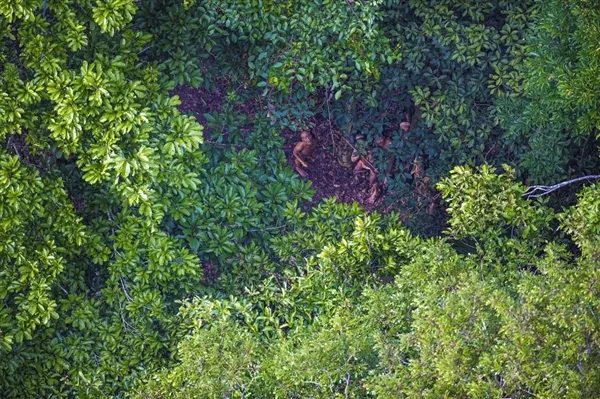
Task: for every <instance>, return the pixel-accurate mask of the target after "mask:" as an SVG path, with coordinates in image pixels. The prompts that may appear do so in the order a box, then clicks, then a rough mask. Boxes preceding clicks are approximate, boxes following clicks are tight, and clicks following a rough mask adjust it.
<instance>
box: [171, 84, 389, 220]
mask: <svg viewBox="0 0 600 399" xmlns="http://www.w3.org/2000/svg"><path fill="white" fill-rule="evenodd" d="M225 93H226V89H225V87H224V85H217V88H216V89H215V90H214V91H210V90H207V89H204V88H199V89H194V88H192V87H189V86H179V87H177V88H175V89H174V90H173V91H171V95H178V96H179V98H180V99H181V105H180V106H179V109H180V110H181V111H182V112H190V113H192V114H194V115H195V116H196V119H197V120H198V122H200V123H201V124H202V125H206V119H205V118H204V114H205V113H210V112H214V111H220V110H221V107H222V105H223V101H224V96H225ZM255 108H256V106H255V105H252V104H250V105H249V106H247V107H240V108H239V110H240V112H244V111H246V112H254V109H255ZM247 116H248V117H249V119H250V120H252V115H247ZM312 132H313V134H314V135H315V136H316V137H317V139H318V140H319V142H318V143H319V144H318V147H317V150H316V151H315V160H314V161H312V162H310V165H309V168H308V169H307V172H308V177H307V179H308V180H310V181H311V182H312V188H313V189H314V190H315V191H316V193H315V195H314V197H313V201H312V203H311V205H313V206H314V205H317V204H318V203H319V202H321V200H323V199H324V198H329V197H334V198H336V200H337V201H338V202H345V203H353V202H358V203H359V204H361V205H362V206H363V207H364V208H365V209H366V210H369V211H370V210H374V209H376V208H378V207H379V206H380V205H381V203H382V202H383V199H384V197H385V193H384V194H383V195H382V196H381V197H380V198H379V199H378V200H377V201H376V202H375V203H374V204H369V203H367V199H368V197H369V195H370V187H369V181H368V173H361V174H358V175H355V174H354V173H353V171H352V169H350V168H347V167H344V166H342V165H340V163H339V162H338V160H337V159H336V156H335V152H334V148H335V146H336V145H337V146H339V145H340V143H339V142H336V141H337V140H336V139H334V135H335V134H334V132H333V131H332V130H331V129H330V128H329V122H328V121H321V122H317V123H316V126H315V128H314V129H312ZM281 136H282V137H283V139H284V140H285V143H284V146H283V150H284V152H285V154H286V156H287V159H288V164H289V165H290V167H292V168H293V164H292V149H293V148H294V145H295V144H296V143H297V142H298V141H299V140H300V135H299V133H298V132H292V131H291V130H287V129H286V130H284V131H282V132H281Z"/></svg>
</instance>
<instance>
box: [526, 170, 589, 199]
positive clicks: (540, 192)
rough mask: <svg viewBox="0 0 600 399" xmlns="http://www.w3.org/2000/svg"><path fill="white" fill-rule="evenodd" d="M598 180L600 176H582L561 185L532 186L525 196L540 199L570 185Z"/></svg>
mask: <svg viewBox="0 0 600 399" xmlns="http://www.w3.org/2000/svg"><path fill="white" fill-rule="evenodd" d="M597 179H600V175H588V176H582V177H578V178H576V179H571V180H567V181H563V182H561V183H557V184H555V185H553V186H531V187H529V188H528V189H527V191H526V192H525V194H523V195H524V196H525V197H527V199H531V198H538V197H542V196H544V195H548V194H550V193H552V192H554V191H556V190H558V189H559V188H563V187H565V186H568V185H569V184H573V183H577V182H580V181H590V180H597Z"/></svg>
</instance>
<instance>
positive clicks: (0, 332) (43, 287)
mask: <svg viewBox="0 0 600 399" xmlns="http://www.w3.org/2000/svg"><path fill="white" fill-rule="evenodd" d="M61 183H62V182H61V180H60V179H58V180H53V179H50V178H41V177H40V176H39V174H38V173H37V172H36V171H35V170H33V168H31V167H25V166H23V165H21V164H20V162H19V159H18V157H16V156H7V155H2V156H0V219H1V220H2V222H1V224H0V237H2V238H1V241H2V245H1V246H0V258H1V259H2V260H1V261H0V277H1V279H0V299H1V300H2V302H3V305H4V306H3V307H2V310H1V311H0V343H1V345H0V353H4V354H6V352H7V351H10V349H11V347H12V344H13V343H15V344H21V343H22V342H23V341H24V340H29V339H31V338H32V334H33V333H34V331H35V330H36V329H38V328H42V327H48V326H49V325H50V324H51V322H52V320H55V319H57V318H58V317H59V314H58V310H59V309H57V308H58V306H57V301H56V298H55V292H56V291H57V290H58V288H59V286H60V284H61V283H62V281H61V279H60V277H59V276H60V274H61V273H62V271H63V270H64V268H65V264H66V263H67V262H73V261H74V260H75V258H76V257H77V256H78V255H79V254H80V252H81V248H82V246H83V245H84V244H85V243H86V239H87V234H86V231H85V228H84V226H83V224H82V223H81V218H79V217H78V216H77V215H76V214H75V212H74V209H73V205H72V204H71V201H70V200H69V197H68V194H67V193H66V192H65V190H64V188H63V186H62V184H61ZM32 237H35V239H32ZM63 289H64V288H63ZM3 356H4V355H3Z"/></svg>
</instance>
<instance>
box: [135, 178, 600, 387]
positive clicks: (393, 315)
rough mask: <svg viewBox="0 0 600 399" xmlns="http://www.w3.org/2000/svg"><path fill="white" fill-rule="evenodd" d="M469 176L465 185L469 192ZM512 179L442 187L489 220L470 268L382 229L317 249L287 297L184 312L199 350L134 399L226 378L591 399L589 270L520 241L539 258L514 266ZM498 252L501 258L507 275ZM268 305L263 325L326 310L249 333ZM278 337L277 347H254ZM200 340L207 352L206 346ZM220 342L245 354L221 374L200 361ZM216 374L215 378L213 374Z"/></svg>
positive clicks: (449, 251)
mask: <svg viewBox="0 0 600 399" xmlns="http://www.w3.org/2000/svg"><path fill="white" fill-rule="evenodd" d="M467 172H468V173H471V174H472V176H471V177H472V181H471V180H470V179H465V178H464V175H465V174H466V173H467ZM510 178H511V177H510V173H509V174H505V175H499V176H494V175H492V174H491V173H490V170H489V169H483V170H482V173H481V175H477V174H473V172H472V171H468V170H466V169H460V170H457V171H455V172H454V173H453V175H452V177H451V178H450V179H448V180H446V181H445V188H444V190H445V192H446V195H447V196H448V198H450V201H451V204H450V209H456V208H454V207H453V205H454V204H453V203H452V202H453V201H460V200H461V199H462V198H464V197H466V196H467V195H468V193H469V192H470V190H472V189H473V187H477V188H478V190H479V191H478V192H479V194H480V198H481V203H482V205H483V201H485V200H487V209H488V210H489V212H490V214H491V215H493V216H492V218H491V219H489V218H488V219H489V220H490V221H491V223H489V224H488V225H489V227H490V231H489V232H488V231H485V227H482V228H483V229H484V230H482V231H480V232H478V231H477V230H475V233H476V235H475V237H474V238H476V239H478V240H481V241H485V243H483V244H482V245H480V246H479V247H478V250H477V252H475V253H473V254H466V255H461V254H459V253H457V251H456V249H454V248H453V246H452V245H450V242H448V240H447V239H440V238H436V239H431V240H428V241H421V240H419V239H416V238H412V237H410V235H408V234H406V233H405V231H404V233H403V232H400V236H402V239H401V240H399V241H395V242H394V241H393V240H390V236H394V235H398V233H399V231H398V230H397V226H394V224H387V223H388V221H389V220H388V219H378V218H369V219H367V220H363V219H362V218H358V219H356V221H355V228H354V231H353V232H351V233H350V235H349V237H351V238H350V239H348V238H341V239H340V240H339V242H338V244H337V245H330V246H327V247H325V249H324V250H323V251H322V252H321V253H320V254H319V255H318V257H317V258H316V260H313V261H316V262H317V263H316V264H313V261H311V260H309V261H308V262H307V264H306V269H305V272H304V273H305V275H304V276H299V277H298V278H296V279H291V280H290V282H289V287H290V288H289V289H288V288H287V287H288V285H287V284H285V285H283V287H285V288H280V289H279V290H274V289H273V288H272V287H270V286H269V285H265V286H263V287H262V288H259V289H258V291H257V292H256V293H253V294H252V295H251V296H250V298H249V300H248V299H243V300H242V299H233V298H230V299H226V300H219V299H214V298H213V299H210V298H204V299H196V300H194V301H193V302H192V303H188V304H185V305H184V306H183V307H182V310H181V311H182V316H183V317H184V318H185V319H186V320H188V322H191V323H192V325H193V326H195V327H193V328H191V329H190V328H189V327H184V328H185V330H186V331H187V332H189V333H191V335H190V336H189V337H188V338H186V340H190V341H192V342H194V343H195V347H194V348H191V347H184V346H182V347H181V348H180V352H179V358H180V359H181V360H180V361H181V363H180V364H179V365H178V366H176V367H175V368H173V369H171V370H170V371H168V372H166V373H167V374H158V375H156V376H155V377H154V378H153V381H152V383H151V384H149V385H148V386H146V389H147V390H146V391H144V394H143V395H141V396H140V397H161V396H160V393H161V392H168V394H169V397H188V396H190V395H192V396H193V395H194V394H196V395H198V393H199V392H202V391H200V390H197V391H193V390H192V391H189V390H188V389H187V387H188V385H187V384H186V383H184V381H188V380H189V379H191V381H205V380H203V378H205V377H207V376H211V375H214V377H213V378H212V379H211V381H210V382H206V381H205V382H203V384H204V385H203V387H205V386H211V385H212V384H222V383H223V382H222V378H223V377H224V376H227V375H229V376H230V377H229V378H230V379H229V380H228V382H227V383H225V384H226V385H228V386H233V385H234V384H237V386H238V387H244V389H247V391H244V395H245V396H248V395H251V396H255V397H273V396H275V397H289V398H295V397H316V398H320V397H323V398H325V397H340V398H341V397H371V396H375V397H381V398H398V397H400V398H404V397H417V396H419V397H432V398H434V397H487V396H494V397H530V396H543V397H548V398H561V397H584V398H591V397H594V395H595V392H597V390H598V389H599V387H598V368H597V366H596V364H597V362H598V360H599V359H598V351H597V348H598V345H599V344H600V341H598V339H599V337H600V335H599V333H600V324H599V323H598V320H597V317H595V314H596V312H597V311H598V310H599V307H600V302H599V301H598V290H599V289H600V286H599V285H598V281H599V280H598V277H599V276H598V270H597V262H596V261H595V260H592V259H590V258H589V257H587V256H583V257H580V258H578V259H574V258H573V256H572V255H571V254H569V253H568V251H567V250H566V248H565V247H563V246H561V245H559V244H556V243H552V242H549V243H546V244H543V243H540V241H539V240H537V239H536V238H535V237H532V236H531V235H529V236H526V235H524V234H522V235H521V237H519V238H518V240H520V241H524V242H525V244H524V245H523V248H521V249H524V250H525V251H526V250H527V249H528V248H527V247H528V245H535V246H536V247H537V248H538V251H540V252H539V253H529V254H521V256H520V257H518V256H513V255H514V253H517V252H518V251H514V249H515V247H514V244H511V241H510V240H509V239H507V240H504V241H503V242H501V244H503V245H504V246H501V247H498V246H497V243H498V240H496V239H495V237H494V233H495V232H497V230H496V226H495V225H497V224H498V223H499V222H500V221H501V220H502V223H507V222H509V221H510V219H508V220H506V219H503V218H504V217H505V216H501V215H505V214H521V216H520V218H518V219H519V222H520V223H523V224H525V225H533V224H535V223H539V221H538V219H539V216H538V215H537V213H536V212H526V211H524V210H518V208H520V207H521V206H527V204H526V203H525V201H522V200H516V199H515V198H513V199H512V200H511V195H510V193H516V192H519V191H520V190H521V186H520V185H519V184H515V183H511V181H510ZM483 182H486V184H482V183H483ZM495 198H499V199H500V201H494V199H495ZM529 206H530V207H531V206H532V204H530V205H529ZM511 208H512V212H511V211H509V210H510V209H511ZM531 209H532V210H533V209H534V208H531ZM541 209H543V207H542V208H541ZM471 210H472V211H473V214H472V215H470V216H471V218H472V217H474V216H476V215H480V213H479V209H478V208H477V207H476V206H473V205H471V206H468V207H466V208H465V209H462V210H461V212H462V213H464V214H465V216H466V215H467V214H469V213H470V212H471ZM453 212H454V214H455V215H454V216H453V217H455V216H456V213H457V211H453ZM469 220H472V219H470V218H463V219H458V218H454V220H453V222H452V226H453V227H452V228H454V229H457V232H460V231H462V230H460V229H461V228H463V229H464V228H466V226H467V225H466V224H465V223H467V224H468V223H472V222H470V221H469ZM365 226H369V227H366V228H365ZM482 226H484V225H482ZM464 234H467V233H464ZM363 240H366V241H367V242H369V244H370V245H369V249H370V250H369V251H367V252H363V251H360V250H359V249H360V248H361V242H363ZM391 242H393V244H392V245H389V246H386V244H388V243H391ZM511 245H513V247H511ZM349 248H352V250H349ZM498 251H500V252H503V253H505V254H506V256H505V257H504V259H503V260H502V261H499V259H498V257H497V256H496V254H497V252H498ZM511 252H513V255H511ZM382 258H385V259H387V261H388V262H393V263H395V267H394V269H393V270H394V273H393V274H394V275H395V281H394V283H392V284H387V285H381V284H369V283H367V284H365V281H367V282H368V281H369V276H372V271H367V270H360V269H359V270H357V272H358V274H360V275H362V276H363V279H364V280H363V279H361V278H354V276H353V275H352V274H346V273H344V270H345V267H344V266H343V265H348V266H346V267H350V265H351V264H353V265H373V266H376V265H381V262H382V261H381V259H382ZM309 279H311V280H313V281H314V282H321V281H327V280H328V279H335V280H338V281H337V282H336V286H337V287H340V288H338V289H332V288H329V289H328V288H327V287H321V288H320V289H318V290H316V291H315V290H314V287H315V285H314V283H313V284H308V285H307V284H306V281H307V280H309ZM280 286H281V285H280ZM342 287H344V288H342ZM342 289H344V291H345V292H344V294H343V296H340V295H339V293H338V291H340V290H342ZM294 292H295V293H294ZM291 293H294V294H291ZM275 297H279V298H280V299H279V301H280V305H279V306H272V307H271V310H270V312H271V317H281V316H285V315H290V314H294V313H296V312H304V309H305V306H306V305H305V304H306V303H307V301H308V300H312V301H316V300H318V303H319V305H320V309H319V308H317V307H316V306H314V305H313V309H314V310H313V312H312V314H310V315H309V314H306V316H305V318H304V319H305V323H306V324H305V325H304V326H300V327H294V326H293V325H288V324H285V323H284V324H279V325H278V326H276V325H269V324H268V323H267V324H262V326H261V327H259V329H258V330H256V328H255V327H254V324H252V323H248V321H249V320H251V319H252V318H253V317H256V316H253V315H252V313H253V311H252V309H256V308H257V307H261V306H264V305H263V304H265V303H268V302H267V299H266V298H270V299H269V301H272V298H275ZM342 298H343V299H342ZM340 299H342V300H340ZM271 303H273V302H271ZM205 309H210V310H211V313H210V314H211V317H210V318H207V317H206V316H202V315H204V314H205ZM325 309H327V310H326V311H323V310H325ZM279 312H281V313H279ZM280 314H281V316H279V315H280ZM241 315H244V316H243V317H240V316H241ZM265 318H268V316H267V315H265V316H258V317H256V319H257V320H258V319H265ZM207 320H208V321H207ZM210 320H212V321H210ZM224 322H226V323H228V324H227V326H228V327H227V329H226V330H224V329H222V327H221V326H222V323H224ZM273 328H276V329H279V333H277V334H271V333H269V334H267V336H268V337H269V338H268V339H266V340H264V339H261V338H260V336H261V334H264V333H265V332H269V331H271V330H272V329H273ZM214 330H219V331H227V332H226V333H224V335H226V336H227V338H221V339H219V338H216V337H213V336H212V332H213V331H214ZM248 333H250V334H251V335H250V336H249V335H248ZM230 334H231V336H230ZM204 337H207V338H208V337H210V338H211V339H212V341H204V342H200V340H202V339H203V338H204ZM250 337H253V338H252V340H253V341H252V342H253V343H252V344H250V343H249V342H250V340H251V338H250ZM223 340H225V341H226V342H238V343H240V346H243V347H250V348H252V349H249V350H248V351H245V352H244V353H243V354H240V352H239V351H240V346H238V347H232V348H231V349H230V351H229V352H227V353H225V354H222V356H221V357H222V358H228V357H229V356H235V354H238V357H236V358H235V359H236V360H235V361H233V362H232V363H231V364H227V365H225V364H223V363H222V361H221V360H220V359H219V358H215V357H214V356H213V355H211V354H210V353H208V354H207V352H206V349H204V348H211V347H212V346H214V345H215V343H216V342H223ZM242 343H243V344H242ZM190 351H192V352H190ZM248 354H251V359H248V358H247V356H248ZM194 355H196V356H194ZM199 361H200V364H202V367H204V368H206V367H209V368H211V367H214V370H207V371H206V372H204V373H202V376H201V377H200V376H198V373H197V372H196V371H197V368H192V367H190V366H191V365H193V364H198V362H199ZM250 365H251V366H250ZM238 366H240V367H239V368H238ZM221 368H223V370H224V373H223V374H219V373H218V372H217V371H216V370H220V369H221ZM232 369H233V370H234V375H233V376H231V375H230V374H229V373H230V372H231V371H232ZM164 375H168V376H169V377H168V378H165V377H164ZM172 381H178V383H177V384H172ZM192 385H193V384H192ZM167 389H168V391H167ZM202 389H204V388H202ZM238 395H241V391H239V390H238ZM240 397H241V396H240Z"/></svg>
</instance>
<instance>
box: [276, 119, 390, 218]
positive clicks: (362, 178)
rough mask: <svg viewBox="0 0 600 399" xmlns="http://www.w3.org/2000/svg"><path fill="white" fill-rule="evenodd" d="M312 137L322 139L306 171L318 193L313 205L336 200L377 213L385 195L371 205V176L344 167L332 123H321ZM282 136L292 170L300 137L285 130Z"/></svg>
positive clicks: (313, 130) (313, 131)
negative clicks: (337, 151)
mask: <svg viewBox="0 0 600 399" xmlns="http://www.w3.org/2000/svg"><path fill="white" fill-rule="evenodd" d="M311 131H312V133H313V134H314V135H315V136H316V137H317V139H318V143H319V144H318V146H317V150H316V151H315V154H314V155H315V160H314V161H312V162H310V163H309V168H308V169H307V170H306V172H307V173H308V177H307V178H306V179H308V180H310V181H311V182H312V188H313V189H314V190H315V191H316V193H315V195H314V197H313V202H312V205H316V204H317V203H319V202H321V200H322V199H324V198H329V197H335V198H336V200H337V201H338V202H345V203H353V202H358V203H359V204H361V205H362V206H363V207H364V208H365V209H367V210H374V209H375V208H377V207H378V206H379V205H380V204H381V203H382V202H383V199H384V197H385V195H382V196H381V197H380V198H379V199H378V200H377V201H376V202H375V203H374V204H369V203H368V202H367V199H368V198H369V195H370V193H371V191H370V186H369V179H368V173H366V172H363V173H360V174H358V175H355V174H354V173H353V171H352V169H351V168H347V167H344V166H342V165H341V164H340V163H339V162H338V160H337V158H336V156H335V150H334V148H335V146H339V145H342V143H340V142H338V141H337V140H336V139H335V136H336V133H335V132H334V131H332V130H330V128H329V122H328V121H323V122H321V123H318V124H317V125H316V127H315V128H314V129H312V130H311ZM281 136H282V137H283V138H284V139H285V144H284V145H283V150H284V151H285V155H286V156H287V159H288V164H289V165H290V167H292V168H293V167H294V166H293V159H292V150H293V148H294V145H295V144H296V143H297V142H298V141H300V133H299V132H292V131H291V130H284V131H282V132H281Z"/></svg>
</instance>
